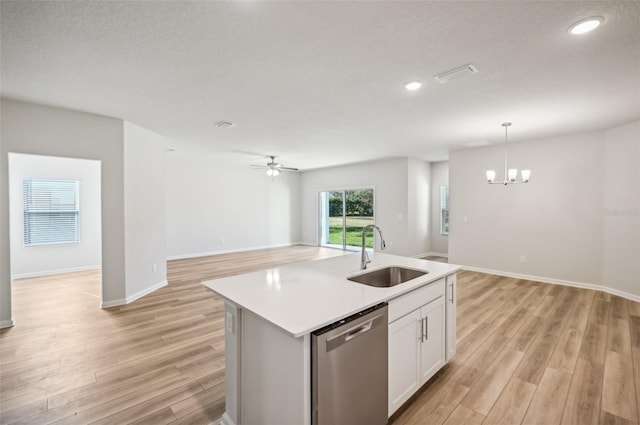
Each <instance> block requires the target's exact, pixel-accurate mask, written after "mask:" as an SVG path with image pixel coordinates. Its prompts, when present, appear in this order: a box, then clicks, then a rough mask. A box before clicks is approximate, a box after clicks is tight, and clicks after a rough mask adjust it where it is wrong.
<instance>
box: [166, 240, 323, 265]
mask: <svg viewBox="0 0 640 425" xmlns="http://www.w3.org/2000/svg"><path fill="white" fill-rule="evenodd" d="M295 245H307V244H305V243H304V242H291V243H284V244H277V245H262V246H248V247H246V248H237V249H221V250H219V251H208V252H195V253H192V254H180V255H170V256H168V257H167V261H171V260H185V259H188V258H198V257H209V256H211V255H221V254H233V253H236V252H248V251H259V250H261V249H272V248H284V247H287V246H295ZM313 246H315V245H313Z"/></svg>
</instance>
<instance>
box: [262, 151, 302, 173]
mask: <svg viewBox="0 0 640 425" xmlns="http://www.w3.org/2000/svg"><path fill="white" fill-rule="evenodd" d="M267 158H269V159H270V161H269V162H267V165H258V164H251V166H252V167H253V168H266V169H267V175H268V176H271V177H275V176H277V175H278V174H280V172H281V171H298V169H297V168H292V167H285V166H284V165H282V164H278V163H277V162H276V157H275V156H271V155H269V156H268V157H267Z"/></svg>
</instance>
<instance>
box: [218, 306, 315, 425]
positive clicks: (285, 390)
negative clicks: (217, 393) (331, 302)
mask: <svg viewBox="0 0 640 425" xmlns="http://www.w3.org/2000/svg"><path fill="white" fill-rule="evenodd" d="M225 310H226V320H225V322H226V324H227V326H228V324H229V317H230V316H229V315H231V317H232V318H233V319H232V321H233V323H234V324H235V325H236V326H235V327H234V329H233V332H231V331H229V327H227V331H226V333H225V344H226V345H225V357H226V379H227V384H226V385H227V387H226V411H225V413H224V416H223V418H222V423H223V424H224V425H240V424H262V423H264V424H276V423H277V424H300V425H310V424H311V337H310V334H306V335H303V336H301V337H299V338H294V337H293V336H291V334H290V333H288V332H286V331H284V330H283V329H281V328H279V327H277V326H275V325H273V324H271V323H269V322H267V321H266V320H263V319H262V318H260V317H259V316H257V315H255V314H253V313H252V312H250V311H248V310H243V309H240V308H239V307H238V306H237V305H235V304H233V303H231V302H227V303H226V306H225Z"/></svg>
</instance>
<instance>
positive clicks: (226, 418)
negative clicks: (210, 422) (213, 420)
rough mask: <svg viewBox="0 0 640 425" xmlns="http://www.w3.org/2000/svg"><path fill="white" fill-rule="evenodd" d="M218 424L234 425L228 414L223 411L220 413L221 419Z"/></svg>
mask: <svg viewBox="0 0 640 425" xmlns="http://www.w3.org/2000/svg"><path fill="white" fill-rule="evenodd" d="M220 425H235V424H234V423H233V421H232V420H231V418H230V417H229V414H228V413H227V412H224V413H223V414H222V420H221V421H220Z"/></svg>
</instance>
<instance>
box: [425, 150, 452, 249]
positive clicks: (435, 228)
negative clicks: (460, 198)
mask: <svg viewBox="0 0 640 425" xmlns="http://www.w3.org/2000/svg"><path fill="white" fill-rule="evenodd" d="M440 186H449V163H448V162H433V163H431V232H430V237H431V252H433V253H434V254H442V255H448V253H449V236H447V235H441V234H440Z"/></svg>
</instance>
